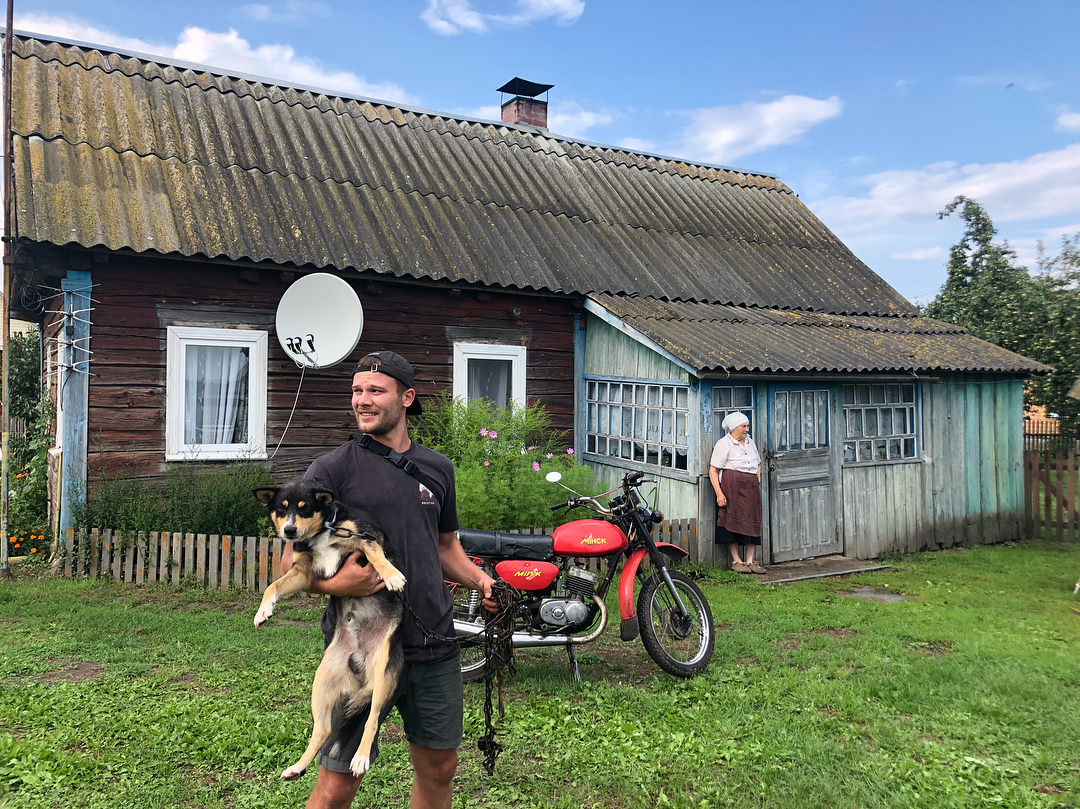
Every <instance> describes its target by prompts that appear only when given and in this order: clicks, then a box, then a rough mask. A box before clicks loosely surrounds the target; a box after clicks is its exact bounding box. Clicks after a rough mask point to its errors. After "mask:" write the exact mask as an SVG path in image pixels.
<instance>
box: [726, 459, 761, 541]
mask: <svg viewBox="0 0 1080 809" xmlns="http://www.w3.org/2000/svg"><path fill="white" fill-rule="evenodd" d="M720 491H722V492H723V493H724V496H725V497H726V498H727V505H726V506H723V507H718V508H717V509H716V524H717V525H718V526H719V527H721V528H726V529H727V530H728V531H730V532H731V533H733V534H745V535H746V536H751V537H760V536H761V482H760V481H758V478H757V475H754V474H751V473H749V472H736V471H735V470H734V469H724V470H722V471H721V472H720Z"/></svg>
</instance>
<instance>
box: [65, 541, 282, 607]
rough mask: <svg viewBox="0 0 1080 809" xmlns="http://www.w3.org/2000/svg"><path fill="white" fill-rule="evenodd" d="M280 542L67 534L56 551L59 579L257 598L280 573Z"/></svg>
mask: <svg viewBox="0 0 1080 809" xmlns="http://www.w3.org/2000/svg"><path fill="white" fill-rule="evenodd" d="M282 548H283V543H282V541H281V539H279V538H274V539H268V538H266V537H239V536H228V535H225V536H222V535H218V534H209V535H207V534H182V533H169V532H167V531H161V532H159V531H149V532H145V531H140V532H135V531H128V532H121V531H112V530H109V529H105V530H98V529H97V528H94V529H92V530H91V531H89V532H87V531H85V530H83V531H78V532H76V531H74V530H70V529H69V530H68V532H67V536H66V542H65V543H64V544H63V546H62V547H61V548H60V553H61V558H60V567H61V569H62V570H63V573H64V575H65V576H68V577H71V576H75V577H77V578H84V577H90V578H97V577H99V576H104V577H109V578H113V579H115V580H116V581H122V582H126V583H129V584H143V583H149V582H156V581H160V582H172V583H173V584H180V581H181V579H184V580H185V581H187V582H192V581H193V582H195V583H197V584H204V585H206V586H207V587H213V588H220V589H222V590H228V589H229V588H230V587H245V588H247V589H249V590H254V589H258V590H259V592H262V591H263V590H265V589H266V588H267V586H268V585H269V584H270V582H272V581H273V580H274V579H276V578H277V577H278V575H280V571H281V551H282Z"/></svg>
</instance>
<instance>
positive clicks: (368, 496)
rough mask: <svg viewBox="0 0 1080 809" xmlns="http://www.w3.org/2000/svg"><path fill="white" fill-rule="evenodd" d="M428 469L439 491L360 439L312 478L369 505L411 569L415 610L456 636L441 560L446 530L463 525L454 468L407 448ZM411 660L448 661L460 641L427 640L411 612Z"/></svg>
mask: <svg viewBox="0 0 1080 809" xmlns="http://www.w3.org/2000/svg"><path fill="white" fill-rule="evenodd" d="M403 454H404V455H405V457H406V458H408V459H409V460H410V461H412V462H413V463H415V464H416V465H417V466H418V467H420V470H421V472H422V473H423V474H424V475H426V476H427V478H428V479H429V481H430V483H431V484H432V485H433V486H434V489H435V490H434V491H431V490H430V489H429V488H428V487H427V486H425V485H424V484H422V483H420V481H418V480H417V479H416V478H414V477H413V476H412V475H410V474H408V473H407V472H405V471H403V470H401V469H398V468H397V467H396V466H394V465H393V464H392V463H391V462H390V461H389V460H387V459H386V458H383V457H380V456H378V455H376V454H375V453H374V452H372V451H371V450H368V449H364V448H363V447H361V446H360V445H359V444H357V443H356V442H355V441H349V443H347V444H344V445H343V446H340V447H338V448H337V449H335V450H331V451H330V452H328V453H326V454H325V455H320V456H319V457H318V458H316V459H315V460H314V461H313V462H312V464H311V466H310V467H308V470H307V472H305V473H304V477H305V478H307V479H309V480H318V481H321V482H322V483H324V484H326V485H327V486H329V487H330V488H331V489H333V491H334V493H335V495H336V497H337V498H338V500H341V501H342V502H343V503H346V504H348V505H352V506H357V507H359V508H363V509H365V510H367V511H368V512H369V513H370V514H371V515H372V516H373V517H374V518H375V522H376V523H378V524H379V526H380V527H381V528H382V530H383V533H384V534H385V535H386V555H387V556H388V557H389V558H390V561H391V562H393V563H394V565H395V566H396V567H397V568H398V569H399V570H400V571H401V572H402V573H403V574H405V578H406V580H407V584H406V585H405V594H406V595H407V597H408V599H409V604H410V605H412V608H413V610H415V612H416V614H417V615H418V616H419V617H420V620H422V621H423V622H424V625H425V626H427V627H428V629H430V630H431V631H432V632H435V633H437V634H439V635H444V636H447V637H453V635H454V620H453V603H452V600H451V598H450V591H449V590H448V588H447V586H446V584H445V582H444V580H443V573H442V565H441V563H440V562H439V534H440V533H449V532H451V531H456V530H457V529H458V527H459V526H458V517H457V492H456V491H455V489H454V466H453V464H452V463H451V462H450V459H449V458H447V457H446V456H445V455H440V454H439V453H438V452H435V451H434V450H431V449H428V448H427V447H424V446H422V445H420V444H417V443H416V442H413V444H412V446H411V447H409V449H408V450H407V451H406V452H405V453H403ZM336 602H337V599H335V598H332V599H330V604H329V605H328V606H327V608H326V612H325V613H324V615H323V620H322V628H323V633H324V634H325V635H326V639H327V643H329V642H330V639H331V638H332V637H333V632H334V622H335V620H336ZM402 645H403V647H404V651H405V660H407V661H410V662H425V661H434V660H444V659H446V658H449V657H452V656H453V655H455V654H457V645H456V644H454V643H450V642H447V641H440V640H435V639H425V637H424V633H423V632H422V631H421V630H420V628H419V627H418V626H417V625H416V622H415V621H414V620H413V618H412V616H411V615H409V613H408V612H407V611H406V613H405V618H404V621H403V624H402Z"/></svg>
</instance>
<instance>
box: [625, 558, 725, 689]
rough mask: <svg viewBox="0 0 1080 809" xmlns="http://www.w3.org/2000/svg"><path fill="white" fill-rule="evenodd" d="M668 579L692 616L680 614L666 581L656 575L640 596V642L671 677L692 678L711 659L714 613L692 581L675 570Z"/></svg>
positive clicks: (638, 604)
mask: <svg viewBox="0 0 1080 809" xmlns="http://www.w3.org/2000/svg"><path fill="white" fill-rule="evenodd" d="M668 575H669V576H671V582H672V584H674V585H675V589H676V590H678V592H679V596H680V598H681V599H682V602H683V605H684V606H685V607H686V609H687V612H688V613H689V614H688V615H686V616H684V615H681V614H680V613H679V607H678V603H677V602H676V600H675V597H674V594H673V593H672V592H671V590H670V589H669V588H668V586H667V582H666V581H664V577H663V576H661V575H660V574H659V573H656V574H654V575H653V576H652V577H651V578H650V579H649V580H648V581H647V582H645V586H644V587H642V588H641V593H640V594H639V595H638V601H637V614H638V626H639V628H640V630H641V642H642V644H644V646H645V651H646V652H648V653H649V657H651V658H652V659H653V660H654V661H656V665H658V666H659V667H660V668H662V669H663V670H664V671H666V672H667V673H668V674H673V675H675V676H676V677H693V676H694V675H695V674H698V673H699V672H700V671H701V670H702V669H704V668H705V667H706V666H707V665H708V664H709V661H710V660H711V659H712V655H713V644H714V643H715V642H716V633H715V631H714V629H713V618H712V610H710V609H709V602H708V601H706V600H705V594H704V593H702V592H701V589H700V588H699V587H698V586H697V585H696V584H695V583H694V582H693V580H691V579H690V578H688V577H687V576H685V575H683V574H682V573H679V572H677V571H674V570H669V571H668Z"/></svg>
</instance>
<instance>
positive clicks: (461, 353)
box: [454, 343, 527, 407]
mask: <svg viewBox="0 0 1080 809" xmlns="http://www.w3.org/2000/svg"><path fill="white" fill-rule="evenodd" d="M526 356H527V354H526V349H525V346H514V345H503V344H499V343H454V398H455V399H458V398H460V399H461V400H462V401H464V402H465V403H466V404H467V403H468V401H469V360H473V359H476V360H510V361H511V365H510V401H511V402H513V403H514V404H515V405H517V406H518V407H525V406H526V400H525V358H526Z"/></svg>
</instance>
